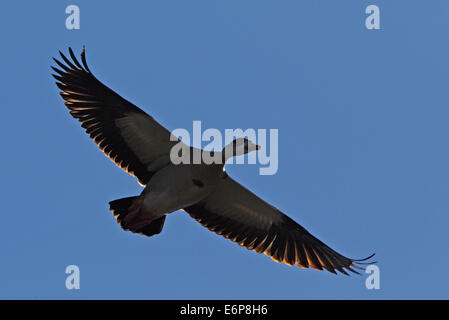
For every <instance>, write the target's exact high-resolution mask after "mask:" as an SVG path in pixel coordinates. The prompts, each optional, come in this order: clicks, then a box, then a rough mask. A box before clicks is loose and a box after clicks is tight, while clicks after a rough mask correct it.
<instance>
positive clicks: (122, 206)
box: [109, 196, 165, 237]
mask: <svg viewBox="0 0 449 320" xmlns="http://www.w3.org/2000/svg"><path fill="white" fill-rule="evenodd" d="M140 202H141V198H140V197H139V196H135V197H127V198H122V199H117V200H113V201H111V202H109V210H111V212H112V213H113V214H114V217H115V218H116V219H117V223H118V224H119V225H120V227H122V229H123V230H129V231H131V232H134V233H139V234H143V235H146V236H148V237H151V236H153V235H155V234H158V233H160V232H161V231H162V228H163V227H164V222H165V215H164V216H162V217H160V218H158V219H155V220H153V221H151V222H149V223H148V224H146V225H140V226H139V227H131V226H130V225H129V224H128V223H127V221H126V219H125V218H126V216H127V215H128V214H129V213H130V212H133V214H135V213H134V212H135V210H139V207H140V205H141V204H140Z"/></svg>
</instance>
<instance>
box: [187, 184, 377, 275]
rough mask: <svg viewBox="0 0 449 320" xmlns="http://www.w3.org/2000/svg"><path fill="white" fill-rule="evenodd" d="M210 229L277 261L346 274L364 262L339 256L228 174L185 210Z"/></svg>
mask: <svg viewBox="0 0 449 320" xmlns="http://www.w3.org/2000/svg"><path fill="white" fill-rule="evenodd" d="M184 210H185V211H186V212H187V213H189V214H190V216H191V217H193V218H194V219H195V220H197V221H198V222H199V223H201V224H202V225H203V226H205V227H206V228H208V229H209V230H211V231H213V232H215V233H217V234H219V235H222V236H224V237H225V238H228V239H230V240H232V241H234V242H237V243H238V244H240V245H241V246H244V247H246V248H248V249H250V250H254V251H256V252H258V253H265V254H266V255H268V256H270V257H272V258H273V259H274V260H276V261H278V262H283V263H286V264H289V265H298V266H300V267H303V268H308V267H312V268H315V269H318V270H323V268H324V269H326V270H328V271H329V272H332V273H336V272H335V270H338V271H340V272H341V273H344V274H346V275H347V274H348V273H347V272H346V271H345V269H347V270H349V271H352V272H355V273H358V272H357V271H356V270H354V269H353V268H358V269H360V267H359V266H358V265H357V264H366V263H364V262H362V261H365V260H367V259H370V258H371V257H372V256H373V255H371V256H369V257H368V258H365V259H361V260H353V259H349V258H346V257H344V256H342V255H341V254H339V253H337V252H336V251H334V250H332V249H331V248H329V247H328V246H327V245H325V244H324V243H323V242H321V241H320V240H318V239H317V238H315V237H314V236H313V235H311V234H310V233H309V232H308V231H307V230H306V229H305V228H303V227H302V226H300V225H299V224H298V223H296V222H295V221H293V220H292V219H290V218H289V217H287V216H286V215H285V214H283V213H282V212H280V211H279V210H278V209H276V208H274V207H273V206H271V205H269V204H268V203H266V202H265V201H263V200H262V199H260V198H259V197H257V196H256V195H254V194H253V193H252V192H250V191H249V190H248V189H246V188H245V187H243V186H241V185H240V184H238V183H237V182H236V181H235V180H233V179H232V178H230V177H226V178H224V179H223V180H221V182H220V184H219V185H218V187H217V189H216V190H215V191H214V192H213V193H212V194H211V195H209V196H208V197H207V198H206V199H204V200H202V201H200V202H199V203H197V204H195V205H192V206H190V207H187V208H185V209H184Z"/></svg>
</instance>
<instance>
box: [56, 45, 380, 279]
mask: <svg viewBox="0 0 449 320" xmlns="http://www.w3.org/2000/svg"><path fill="white" fill-rule="evenodd" d="M59 53H60V55H61V58H62V60H63V62H64V63H62V62H61V61H59V60H57V59H55V58H53V60H54V61H55V62H56V64H57V65H58V66H59V68H60V69H58V68H55V67H52V69H53V70H54V71H55V72H56V74H52V75H53V77H54V78H55V79H56V80H57V82H56V85H57V86H58V88H59V89H60V90H61V92H60V94H61V96H62V98H63V99H64V100H65V105H66V106H67V108H68V109H69V110H70V114H71V115H72V116H73V117H74V118H76V119H78V120H79V121H80V122H81V126H82V127H83V128H84V129H85V131H86V132H87V134H88V135H89V136H90V137H91V138H92V139H93V140H94V141H95V143H96V144H97V145H98V146H99V148H100V149H101V151H103V152H104V154H105V155H107V156H108V157H109V158H110V159H111V160H112V161H114V162H115V163H116V164H117V165H118V166H119V167H121V168H122V169H123V170H125V171H126V172H128V173H130V174H131V175H134V176H136V177H137V179H138V181H139V183H140V184H142V185H143V186H145V188H144V190H143V191H142V193H141V194H140V195H139V196H134V197H127V198H122V199H118V200H114V201H111V202H110V203H109V205H110V210H111V211H112V213H113V214H114V216H115V218H116V219H117V222H118V223H119V225H120V226H121V227H122V228H123V229H124V230H129V231H131V232H134V233H139V234H143V235H146V236H149V237H150V236H153V235H155V234H158V233H160V232H161V231H162V228H163V226H164V222H165V217H166V215H167V214H168V213H171V212H174V211H177V210H184V211H185V212H187V213H188V214H189V215H190V216H191V217H192V218H194V219H195V220H196V221H198V222H199V223H200V224H201V225H203V226H204V227H206V228H208V229H209V230H211V231H213V232H215V233H217V234H219V235H222V236H224V237H225V238H228V239H230V240H232V241H234V242H236V243H238V244H239V245H241V246H244V247H246V248H248V249H250V250H254V251H256V252H258V253H265V254H266V255H268V256H270V257H271V258H272V259H274V260H275V261H277V262H283V263H285V264H288V265H298V266H300V267H302V268H308V267H312V268H314V269H318V270H323V269H326V270H327V271H329V272H332V273H335V274H336V273H337V272H336V271H339V272H341V273H343V274H346V275H348V273H347V272H346V270H349V271H351V272H354V273H358V272H357V271H356V270H354V268H356V269H363V268H362V267H361V266H360V265H362V264H368V262H363V261H366V260H368V259H370V258H371V257H372V256H373V255H374V254H373V255H371V256H369V257H367V258H365V259H359V260H355V259H350V258H347V257H345V256H343V255H341V254H339V253H337V252H336V251H334V250H333V249H331V248H330V247H328V246H327V245H326V244H324V243H323V242H321V241H320V240H318V239H317V238H315V237H314V236H313V235H311V234H310V233H309V232H308V231H307V230H306V229H305V228H304V227H302V226H301V225H299V224H298V223H296V222H295V221H294V220H292V219H291V218H289V217H288V216H286V215H285V214H283V213H282V212H281V211H279V210H278V209H276V208H275V207H273V206H271V205H270V204H268V203H267V202H265V201H264V200H262V199H260V198H259V197H257V196H256V195H255V194H254V193H252V192H251V191H249V190H248V189H246V188H245V187H243V186H242V185H240V184H239V183H238V182H236V181H235V180H234V179H232V178H231V177H229V176H228V175H227V174H226V172H225V171H224V162H225V161H226V160H227V159H228V158H229V157H232V156H238V155H243V154H246V153H249V152H252V151H255V150H257V149H258V148H259V146H257V145H255V144H254V143H252V142H251V141H249V140H248V139H245V138H238V139H235V140H234V141H232V142H231V143H230V144H228V145H227V146H225V148H224V149H223V150H222V152H221V154H220V155H219V156H220V157H222V159H223V160H224V161H222V163H212V164H205V163H201V164H178V165H175V164H173V163H172V162H171V161H170V156H169V155H170V151H171V149H172V148H173V147H174V146H175V145H176V144H178V143H182V142H180V141H179V140H178V139H177V138H176V137H173V135H172V134H171V133H170V132H169V131H168V130H167V129H165V128H164V127H163V126H161V125H160V124H159V123H158V122H156V121H155V120H154V119H153V118H152V117H151V116H149V115H148V114H146V113H145V112H144V111H142V110H141V109H140V108H138V107H136V106H135V105H134V104H132V103H131V102H129V101H127V100H125V99H124V98H122V97H121V96H119V95H118V94H117V93H115V92H114V91H112V90H111V89H109V88H108V87H106V86H105V85H104V84H103V83H101V82H100V81H99V80H98V79H97V78H96V77H95V76H94V75H93V73H92V72H91V71H90V70H89V67H88V65H87V62H86V56H85V50H84V47H83V50H82V52H81V63H82V64H81V63H80V62H79V61H78V59H77V58H76V57H75V55H74V53H73V51H72V49H71V48H69V54H70V57H71V60H69V59H68V58H67V57H66V56H64V54H63V53H62V52H59ZM184 147H187V146H185V145H184ZM187 150H189V151H191V152H192V151H198V149H197V150H193V148H190V147H187ZM200 151H201V152H208V151H203V150H200ZM345 269H346V270H345Z"/></svg>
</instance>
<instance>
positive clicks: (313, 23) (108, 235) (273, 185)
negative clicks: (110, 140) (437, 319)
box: [0, 0, 449, 299]
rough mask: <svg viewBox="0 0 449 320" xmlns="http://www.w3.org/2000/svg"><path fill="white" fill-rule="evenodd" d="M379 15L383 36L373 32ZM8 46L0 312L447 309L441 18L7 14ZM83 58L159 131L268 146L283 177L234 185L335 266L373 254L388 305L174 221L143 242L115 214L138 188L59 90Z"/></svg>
mask: <svg viewBox="0 0 449 320" xmlns="http://www.w3.org/2000/svg"><path fill="white" fill-rule="evenodd" d="M69 4H77V5H79V7H80V10H81V29H80V30H67V29H66V28H65V19H66V17H67V15H66V14H65V8H66V6H67V5H69ZM370 4H375V5H378V6H379V7H380V10H381V30H367V29H366V28H365V18H366V16H367V15H366V14H365V8H366V7H367V6H368V5H370ZM0 33H1V50H0V61H1V72H0V84H1V90H0V98H1V119H2V124H1V126H0V134H1V135H0V136H1V137H2V138H1V139H2V144H1V145H2V151H1V154H2V156H1V157H0V164H1V168H2V172H1V182H2V183H1V217H2V219H1V221H2V222H1V223H0V243H1V245H0V248H1V258H0V297H1V298H63V299H80V298H87V299H90V298H104V299H108V298H113V299H118V298H124V299H130V298H137V299H141V298H149V299H190V298H194V299H196V298H199V299H252V298H255V299H316V298H324V299H347V298H349V299H381V298H386V299H389V298H395V299H397V298H399V299H402V298H446V299H447V298H449V287H448V285H449V273H448V267H449V249H448V226H449V216H448V211H449V197H448V195H449V179H448V178H449V166H448V164H449V148H448V147H449V146H448V139H449V125H448V123H449V103H448V102H449V2H448V1H446V0H441V1H437V0H434V1H405V0H402V1H400V0H396V1H385V0H370V1H356V0H353V1H330V0H329V1H312V0H310V1H260V0H257V1H253V0H251V1H250V0H245V1H237V0H231V1H210V0H207V1H206V0H204V1H196V0H189V1H174V0H172V1H146V2H143V1H133V2H131V1H130V2H127V4H125V3H124V2H123V3H122V4H118V3H111V2H110V1H58V2H57V3H56V2H55V1H33V2H32V1H28V2H24V1H17V2H15V3H13V2H7V3H2V4H1V10H0ZM82 45H86V53H87V60H88V63H89V65H90V69H91V70H92V71H93V72H94V73H95V75H96V76H97V77H98V78H99V79H100V80H101V81H103V82H104V83H105V84H106V85H108V86H109V87H111V88H112V89H113V90H115V91H116V92H118V93H119V94H120V95H122V96H123V97H125V98H126V99H128V100H130V101H132V102H133V103H135V104H136V105H138V106H140V107H141V108H142V109H144V110H145V111H146V112H148V113H149V114H151V115H152V116H153V117H155V118H156V119H157V120H158V121H159V122H160V123H161V124H163V125H164V126H166V127H167V128H168V129H170V130H174V129H176V128H187V129H189V130H190V129H191V128H192V121H193V120H201V121H202V123H203V126H204V127H206V128H217V129H220V130H224V129H225V128H244V129H245V128H266V129H270V128H275V129H279V170H278V173H277V174H276V175H274V176H260V175H259V174H258V166H257V165H245V166H242V165H240V166H238V165H234V166H229V167H228V168H227V171H228V173H229V174H230V175H231V176H232V177H233V178H235V179H236V180H238V181H239V182H241V183H242V184H243V185H245V186H246V187H248V188H249V189H250V190H252V191H254V192H255V193H256V194H257V195H259V196H260V197H262V198H263V199H265V200H266V201H268V202H270V203H271V204H273V205H275V206H276V207H278V208H279V209H281V210H282V211H284V212H285V213H286V214H288V215H289V216H290V217H292V218H293V219H295V220H296V221H298V222H299V223H301V224H302V225H303V226H304V227H306V228H307V229H308V230H309V231H310V232H312V233H313V234H314V235H316V236H317V237H318V238H320V239H321V240H322V241H324V242H326V243H327V244H329V245H330V246H331V247H333V248H334V249H336V250H337V251H339V252H341V253H342V254H344V255H347V256H349V257H353V258H361V257H365V256H367V255H369V254H371V253H373V252H376V254H377V255H376V258H377V260H379V264H378V266H379V268H380V272H381V278H380V280H381V283H380V285H381V289H380V290H367V289H366V288H365V279H366V275H362V276H357V275H355V276H351V277H346V276H344V275H338V276H335V275H333V274H330V273H328V272H319V271H315V270H312V269H307V270H304V269H300V268H299V267H288V266H286V265H283V264H278V263H276V262H274V261H272V260H271V259H270V258H268V257H267V256H265V255H259V254H256V253H254V252H252V251H248V250H246V249H245V248H242V247H239V246H238V245H236V244H235V243H233V242H231V241H229V240H227V239H224V238H222V237H220V236H217V235H215V234H214V233H211V232H210V231H208V230H207V229H205V228H203V227H202V226H201V225H200V224H198V223H197V222H195V221H194V220H193V219H191V218H190V217H189V216H188V215H187V214H185V213H183V212H177V213H174V214H172V215H170V216H168V218H167V221H166V224H165V227H164V230H163V232H162V233H161V234H160V235H158V236H156V237H154V238H147V237H143V236H139V235H135V234H132V233H130V232H125V231H122V230H121V229H120V227H119V226H118V225H117V223H116V222H115V219H114V218H113V216H112V214H111V213H110V212H109V211H108V201H110V200H113V199H117V198H122V197H125V196H131V195H137V194H138V193H139V192H140V191H141V187H140V186H139V185H138V184H137V182H136V179H135V178H133V177H131V176H129V175H128V174H126V173H125V172H123V171H121V170H120V169H119V168H118V167H116V166H115V165H114V164H113V163H112V161H110V160H109V159H107V158H106V157H105V156H104V155H103V153H102V152H100V151H99V150H98V148H97V146H96V145H95V144H94V143H93V142H92V141H91V140H90V139H89V138H88V136H87V135H86V134H85V133H84V132H83V130H82V129H81V127H80V126H79V124H78V122H77V121H75V120H74V119H72V118H71V117H70V115H69V114H68V111H67V110H66V108H65V107H64V105H63V101H62V99H61V97H60V96H59V94H58V89H57V88H56V86H55V85H54V80H53V79H52V78H51V76H50V74H51V70H50V65H51V64H52V60H51V57H52V56H56V55H57V54H58V50H62V51H64V52H67V47H68V46H71V47H72V48H73V49H74V50H75V52H76V53H77V54H79V53H80V51H81V49H82ZM70 264H75V265H78V266H79V267H80V270H81V289H80V290H67V289H66V287H65V279H66V276H67V275H66V274H65V268H66V266H68V265H70Z"/></svg>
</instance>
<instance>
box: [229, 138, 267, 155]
mask: <svg viewBox="0 0 449 320" xmlns="http://www.w3.org/2000/svg"><path fill="white" fill-rule="evenodd" d="M259 149H260V146H258V145H256V144H255V143H253V142H252V141H251V140H248V139H246V138H237V139H235V140H234V141H232V142H231V143H229V144H228V145H227V146H226V147H225V148H224V149H223V153H224V156H225V160H227V159H229V158H232V157H237V156H242V155H244V154H246V153H250V152H252V151H256V150H259Z"/></svg>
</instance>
